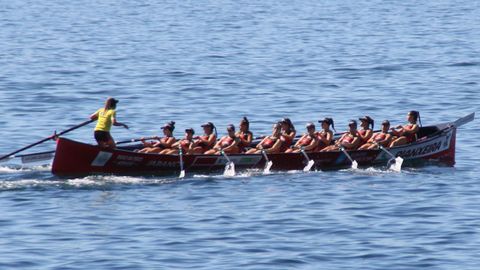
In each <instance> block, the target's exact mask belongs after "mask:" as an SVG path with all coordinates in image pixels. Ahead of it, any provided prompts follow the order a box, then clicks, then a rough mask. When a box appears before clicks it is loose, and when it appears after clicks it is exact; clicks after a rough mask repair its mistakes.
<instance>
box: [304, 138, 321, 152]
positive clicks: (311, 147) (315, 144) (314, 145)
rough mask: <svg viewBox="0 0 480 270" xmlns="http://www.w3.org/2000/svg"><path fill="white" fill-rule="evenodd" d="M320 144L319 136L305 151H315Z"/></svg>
mask: <svg viewBox="0 0 480 270" xmlns="http://www.w3.org/2000/svg"><path fill="white" fill-rule="evenodd" d="M318 143H319V141H318V138H317V136H315V137H314V138H313V140H312V142H310V144H309V145H307V146H305V147H304V148H303V149H304V150H307V151H310V150H313V149H315V148H316V147H317V146H318Z"/></svg>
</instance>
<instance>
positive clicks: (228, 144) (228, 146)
mask: <svg viewBox="0 0 480 270" xmlns="http://www.w3.org/2000/svg"><path fill="white" fill-rule="evenodd" d="M227 132H228V134H227V136H223V137H222V138H221V139H220V140H219V141H218V142H217V143H216V144H215V146H214V147H213V149H210V150H208V151H206V152H205V155H220V154H221V151H223V152H224V153H227V154H239V153H240V147H238V145H239V143H240V138H238V137H237V136H236V135H235V126H234V125H231V124H230V125H228V126H227Z"/></svg>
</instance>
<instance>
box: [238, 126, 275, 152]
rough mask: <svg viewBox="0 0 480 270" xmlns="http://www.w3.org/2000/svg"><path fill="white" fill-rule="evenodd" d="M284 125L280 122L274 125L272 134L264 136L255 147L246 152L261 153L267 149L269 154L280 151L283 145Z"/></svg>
mask: <svg viewBox="0 0 480 270" xmlns="http://www.w3.org/2000/svg"><path fill="white" fill-rule="evenodd" d="M281 135H282V126H281V124H280V122H279V123H276V124H275V125H273V130H272V135H270V136H267V137H265V138H263V140H261V141H260V143H258V144H257V146H256V147H255V148H252V149H250V150H248V151H247V152H246V154H260V153H261V152H262V151H265V152H266V153H268V154H272V153H280V147H281V146H282V140H281V139H280V136H281Z"/></svg>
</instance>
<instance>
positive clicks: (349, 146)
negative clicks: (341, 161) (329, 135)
mask: <svg viewBox="0 0 480 270" xmlns="http://www.w3.org/2000/svg"><path fill="white" fill-rule="evenodd" d="M359 143H360V137H355V138H354V139H353V141H352V142H351V143H349V142H343V143H342V145H343V146H345V147H346V148H355V147H357V146H358V144H359Z"/></svg>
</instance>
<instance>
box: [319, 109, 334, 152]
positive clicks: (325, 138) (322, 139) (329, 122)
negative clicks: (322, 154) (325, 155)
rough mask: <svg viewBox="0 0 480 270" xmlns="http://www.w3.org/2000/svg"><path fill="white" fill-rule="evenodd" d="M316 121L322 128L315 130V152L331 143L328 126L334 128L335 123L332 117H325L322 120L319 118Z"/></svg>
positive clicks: (331, 138) (331, 134)
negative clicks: (316, 143) (316, 139)
mask: <svg viewBox="0 0 480 270" xmlns="http://www.w3.org/2000/svg"><path fill="white" fill-rule="evenodd" d="M318 122H319V123H321V124H322V130H321V131H319V132H317V138H318V145H317V149H315V151H317V152H318V151H321V150H322V149H324V148H325V147H327V146H329V145H331V144H332V141H333V132H332V131H331V130H330V126H332V128H333V130H335V125H334V123H333V119H332V118H328V117H325V118H324V119H323V120H319V121H318Z"/></svg>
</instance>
